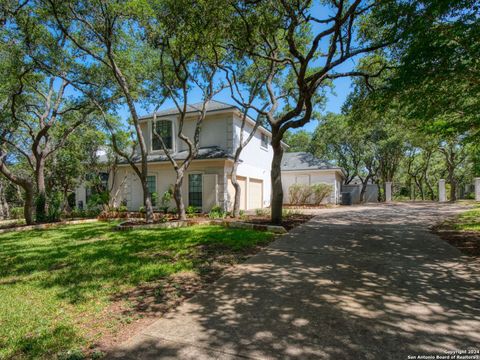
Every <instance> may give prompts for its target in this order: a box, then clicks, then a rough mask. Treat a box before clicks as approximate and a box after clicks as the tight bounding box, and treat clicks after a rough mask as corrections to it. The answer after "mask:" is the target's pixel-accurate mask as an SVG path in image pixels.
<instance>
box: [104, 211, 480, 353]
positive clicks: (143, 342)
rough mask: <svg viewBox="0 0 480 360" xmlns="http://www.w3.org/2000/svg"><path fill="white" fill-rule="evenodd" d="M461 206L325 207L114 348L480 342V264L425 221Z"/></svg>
mask: <svg viewBox="0 0 480 360" xmlns="http://www.w3.org/2000/svg"><path fill="white" fill-rule="evenodd" d="M462 209H465V208H464V207H461V206H453V205H449V204H445V205H439V204H402V205H400V204H392V205H372V206H363V207H351V208H336V209H330V210H322V211H319V212H318V216H316V217H315V218H314V219H313V220H312V221H310V222H308V223H307V224H304V225H303V226H300V227H298V228H296V229H295V230H294V231H292V232H291V233H289V234H287V235H283V236H281V237H279V238H278V239H277V240H276V241H275V242H274V243H272V244H271V245H270V247H269V248H268V249H266V250H265V251H263V252H262V253H260V254H258V255H256V256H254V257H252V258H250V259H249V260H248V261H247V262H246V263H244V264H242V265H240V266H238V267H236V268H235V269H234V270H233V271H232V272H229V273H228V274H227V275H226V276H224V277H222V278H221V279H219V280H218V281H217V282H216V283H215V284H213V286H212V287H211V288H210V289H208V291H206V292H204V293H202V294H199V295H197V296H195V297H194V298H192V299H190V300H189V301H187V302H186V303H184V304H183V305H181V306H180V307H179V308H178V309H177V310H176V311H175V312H172V313H170V314H169V315H167V316H165V317H164V318H161V319H159V320H158V321H157V322H155V323H154V324H153V325H151V326H150V327H148V328H146V329H144V330H143V331H141V332H140V333H138V334H136V335H134V336H133V337H132V338H131V339H130V340H129V341H127V342H126V343H124V344H122V345H121V346H119V347H118V348H117V349H115V351H114V352H112V353H111V355H110V357H111V358H130V359H170V358H171V359H179V358H180V359H196V360H199V359H234V358H255V359H335V360H336V359H402V360H403V359H407V358H408V356H409V355H411V356H412V355H437V354H438V355H440V354H443V353H444V352H445V351H446V350H450V351H451V350H456V349H457V350H465V349H468V348H475V347H476V348H477V349H478V348H480V282H479V280H480V270H479V268H480V266H479V265H478V262H477V263H474V262H472V261H470V262H468V261H466V259H465V258H464V257H462V256H461V254H460V253H459V252H458V250H456V249H455V248H453V247H451V246H450V245H448V244H447V243H445V242H443V241H442V240H440V239H439V238H438V237H437V236H435V235H433V234H431V233H430V232H429V230H428V226H429V225H431V224H433V223H435V222H438V221H439V220H440V219H441V218H442V217H445V216H448V215H452V214H454V213H456V212H459V211H461V210H462Z"/></svg>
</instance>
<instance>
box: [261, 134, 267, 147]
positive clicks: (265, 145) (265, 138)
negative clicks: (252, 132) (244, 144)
mask: <svg viewBox="0 0 480 360" xmlns="http://www.w3.org/2000/svg"><path fill="white" fill-rule="evenodd" d="M262 147H263V148H265V149H268V136H267V135H265V134H264V133H262Z"/></svg>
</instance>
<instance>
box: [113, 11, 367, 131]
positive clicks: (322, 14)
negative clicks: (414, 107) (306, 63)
mask: <svg viewBox="0 0 480 360" xmlns="http://www.w3.org/2000/svg"><path fill="white" fill-rule="evenodd" d="M311 12H312V14H314V15H315V16H316V17H317V18H328V17H329V16H331V15H332V8H330V7H327V6H326V5H323V4H318V3H317V4H316V5H314V6H313V7H312V10H311ZM322 26H325V25H318V24H313V25H312V31H313V33H318V32H319V31H322V30H324V28H322ZM329 40H330V39H329V38H328V37H325V38H324V39H322V41H321V43H320V44H321V45H320V48H324V50H325V51H324V52H326V49H328V46H329ZM352 45H353V46H356V45H358V44H357V43H356V41H355V40H353V43H352ZM358 58H359V57H357V58H352V59H350V60H347V61H346V62H345V63H343V64H341V65H340V66H338V67H337V68H335V72H344V71H351V70H353V69H354V68H355V65H356V60H358ZM312 65H315V64H312ZM316 65H320V64H316ZM322 65H323V64H322ZM333 84H334V88H333V89H332V91H329V92H328V93H327V94H326V96H327V99H326V103H325V108H324V109H323V111H322V113H327V112H333V113H339V112H340V110H341V107H342V105H343V103H344V102H345V100H346V98H347V96H348V94H349V93H350V92H351V90H352V87H351V86H352V79H351V78H348V77H346V78H339V79H336V80H335V81H334V83H333ZM215 100H218V101H223V102H226V103H229V104H235V102H234V101H233V100H232V99H231V96H230V91H229V90H224V91H222V92H221V93H220V94H218V95H217V96H216V97H215ZM200 101H202V98H201V93H200V91H198V90H197V89H194V90H193V91H191V94H189V99H188V103H195V102H200ZM174 106H175V105H174V103H173V102H172V101H168V100H167V101H166V102H165V103H164V104H163V106H162V108H163V109H165V108H170V107H174ZM138 110H139V113H140V114H141V115H144V114H147V113H151V112H153V110H154V107H151V106H149V108H146V109H145V108H141V107H139V109H138ZM119 115H120V116H121V117H122V118H123V119H124V120H126V119H128V118H129V116H130V114H129V112H128V111H127V109H126V108H125V109H122V110H121V111H120V114H119ZM316 125H317V121H315V120H312V121H311V122H309V123H308V124H307V125H306V126H305V127H303V129H304V130H307V131H310V132H311V131H313V130H314V129H315V127H316ZM298 130H300V129H297V131H298Z"/></svg>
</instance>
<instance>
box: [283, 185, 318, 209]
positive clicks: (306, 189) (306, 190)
mask: <svg viewBox="0 0 480 360" xmlns="http://www.w3.org/2000/svg"><path fill="white" fill-rule="evenodd" d="M288 193H289V196H290V204H292V205H304V204H307V203H308V202H309V198H310V197H311V196H312V194H313V190H312V187H311V186H310V185H306V184H293V185H291V186H290V187H289V188H288Z"/></svg>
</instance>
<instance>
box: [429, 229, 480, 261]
mask: <svg viewBox="0 0 480 360" xmlns="http://www.w3.org/2000/svg"><path fill="white" fill-rule="evenodd" d="M432 231H433V232H434V233H435V234H437V235H438V236H440V238H441V239H442V240H444V241H446V242H448V243H449V244H450V245H452V246H455V247H456V248H457V249H458V250H460V251H461V252H462V253H463V254H465V255H468V256H475V257H478V256H480V232H476V231H459V230H454V229H452V225H451V224H449V223H448V222H446V223H443V224H440V225H438V226H435V227H433V228H432Z"/></svg>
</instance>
